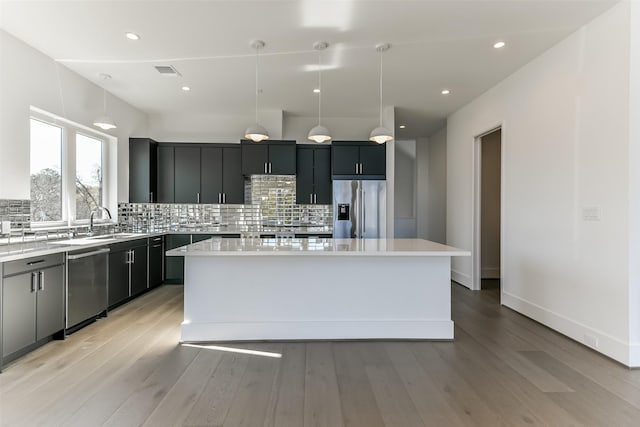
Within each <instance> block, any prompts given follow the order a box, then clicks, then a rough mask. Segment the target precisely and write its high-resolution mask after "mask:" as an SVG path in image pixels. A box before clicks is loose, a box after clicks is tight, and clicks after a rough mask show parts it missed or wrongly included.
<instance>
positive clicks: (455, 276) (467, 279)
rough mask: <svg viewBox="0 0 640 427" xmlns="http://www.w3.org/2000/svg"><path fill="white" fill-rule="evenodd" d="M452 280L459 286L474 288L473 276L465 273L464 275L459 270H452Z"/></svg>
mask: <svg viewBox="0 0 640 427" xmlns="http://www.w3.org/2000/svg"><path fill="white" fill-rule="evenodd" d="M451 280H453V281H454V282H457V283H459V284H461V285H462V286H464V287H466V288H469V289H471V288H472V283H471V276H470V275H468V274H465V273H462V272H460V271H457V270H453V269H452V270H451Z"/></svg>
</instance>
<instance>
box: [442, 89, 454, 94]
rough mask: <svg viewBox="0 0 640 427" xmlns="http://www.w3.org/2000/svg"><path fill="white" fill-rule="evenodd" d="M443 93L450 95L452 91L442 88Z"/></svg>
mask: <svg viewBox="0 0 640 427" xmlns="http://www.w3.org/2000/svg"><path fill="white" fill-rule="evenodd" d="M440 93H441V94H443V95H449V94H450V93H451V91H450V90H449V89H442V92H440Z"/></svg>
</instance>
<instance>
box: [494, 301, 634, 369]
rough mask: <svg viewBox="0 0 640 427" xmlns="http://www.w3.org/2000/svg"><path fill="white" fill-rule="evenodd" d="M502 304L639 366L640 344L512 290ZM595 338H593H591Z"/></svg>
mask: <svg viewBox="0 0 640 427" xmlns="http://www.w3.org/2000/svg"><path fill="white" fill-rule="evenodd" d="M501 304H502V305H504V306H506V307H509V308H511V309H513V310H515V311H517V312H519V313H521V314H524V315H525V316H527V317H530V318H532V319H533V320H535V321H537V322H540V323H542V324H543V325H545V326H548V327H549V328H551V329H553V330H555V331H558V332H560V333H561V334H564V335H566V336H568V337H569V338H571V339H573V340H575V341H578V342H579V343H582V344H584V345H585V346H587V347H589V348H592V349H593V350H595V351H597V352H599V353H602V354H604V355H605V356H608V357H610V358H612V359H614V360H616V361H618V362H620V363H622V364H623V365H625V366H629V367H635V366H638V361H640V345H638V346H630V345H629V344H627V343H625V342H624V341H621V340H619V339H618V338H615V337H612V336H611V335H608V334H606V333H604V332H602V331H599V330H597V329H594V328H591V327H589V326H587V325H584V324H582V323H580V322H577V321H575V320H573V319H570V318H568V317H566V316H563V315H561V314H559V313H556V312H553V311H551V310H549V309H547V308H545V307H542V306H540V305H537V304H535V303H532V302H529V301H526V300H524V299H522V298H520V297H518V296H516V295H513V294H510V293H508V292H504V291H503V292H502V298H501ZM590 341H591V342H590ZM633 347H636V351H637V356H636V357H639V359H637V360H636V361H633V360H632V358H630V356H631V352H632V350H633Z"/></svg>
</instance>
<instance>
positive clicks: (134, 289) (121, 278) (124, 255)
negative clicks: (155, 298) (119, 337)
mask: <svg viewBox="0 0 640 427" xmlns="http://www.w3.org/2000/svg"><path fill="white" fill-rule="evenodd" d="M146 289H147V239H138V240H134V241H129V242H123V243H116V244H113V245H111V246H110V252H109V307H113V306H115V305H117V304H120V303H122V302H124V301H126V300H127V299H128V298H130V297H132V296H135V295H137V294H140V293H142V292H144V291H145V290H146Z"/></svg>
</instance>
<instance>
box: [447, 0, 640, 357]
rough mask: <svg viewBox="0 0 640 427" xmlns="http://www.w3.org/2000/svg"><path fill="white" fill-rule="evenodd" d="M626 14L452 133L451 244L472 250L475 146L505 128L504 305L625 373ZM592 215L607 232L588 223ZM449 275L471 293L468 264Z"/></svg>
mask: <svg viewBox="0 0 640 427" xmlns="http://www.w3.org/2000/svg"><path fill="white" fill-rule="evenodd" d="M629 8H630V6H629V4H628V3H620V4H618V5H616V6H615V7H613V8H612V9H610V10H609V11H607V12H606V13H604V14H603V15H601V16H599V17H598V18H596V19H595V20H594V21H592V22H591V23H589V24H588V25H586V26H584V27H582V28H581V29H580V30H579V31H577V32H576V33H574V34H572V35H571V36H569V37H568V38H567V39H565V40H563V41H562V42H560V43H559V44H557V45H556V46H554V47H552V48H551V49H550V50H548V51H547V52H545V53H543V54H542V55H541V56H539V57H538V58H536V59H535V60H533V61H532V62H530V63H529V64H527V65H526V66H524V67H523V68H522V69H520V70H519V71H517V72H516V73H514V74H513V75H512V76H510V77H509V78H507V79H506V80H504V81H503V82H501V83H500V84H498V85H497V86H495V87H494V88H492V89H491V90H489V91H487V92H486V93H484V94H483V95H482V96H480V97H479V98H477V99H476V100H474V101H473V102H471V103H470V104H468V105H467V106H465V107H464V108H462V109H461V110H459V111H458V112H456V113H454V114H453V115H451V116H450V117H449V119H448V121H447V138H448V141H447V241H448V243H449V244H451V245H452V246H457V247H460V248H464V249H468V250H470V249H472V247H473V245H472V243H473V242H472V229H473V227H472V195H473V192H472V190H473V164H474V163H473V153H474V150H473V144H474V138H475V137H476V136H477V135H479V134H482V133H484V132H486V131H488V130H490V129H492V128H494V127H496V125H500V124H502V132H503V141H504V142H503V146H502V150H503V154H502V161H503V165H504V178H503V192H504V196H503V197H504V198H503V225H502V251H503V259H502V266H501V267H502V277H503V280H502V303H503V304H505V305H507V306H509V307H512V308H514V309H515V310H517V311H520V312H522V313H524V314H526V315H527V316H530V317H532V318H534V319H536V320H538V321H540V322H542V323H544V324H546V325H548V326H550V327H552V328H554V329H557V330H559V331H560V332H562V333H564V334H566V335H568V336H570V337H572V338H574V339H576V340H578V341H581V342H586V341H589V337H593V338H595V339H597V340H598V346H597V347H598V348H597V349H598V350H599V351H601V352H603V353H605V354H607V355H609V356H610V357H613V358H614V359H616V360H619V361H621V362H623V363H628V362H629V321H630V318H629V301H628V291H629V263H628V253H629V247H628V246H629V236H628V232H629V227H628V213H629V211H628V206H629V180H628V176H629V175H628V174H629V160H628V154H629V133H630V125H629V89H630V85H629V78H630V76H629V37H630V35H629V34H630V33H629V31H630V9H629ZM634 144H637V141H635V142H634ZM594 206H597V207H599V208H600V211H601V220H600V221H585V220H583V218H582V209H583V208H588V207H594ZM635 220H636V221H637V217H636V219H635ZM636 263H637V261H636ZM452 270H453V271H452V275H453V277H454V278H455V279H456V280H458V281H460V282H461V283H463V284H465V285H467V286H470V284H471V273H472V270H471V258H457V259H454V262H453V264H452ZM636 304H637V302H636Z"/></svg>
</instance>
